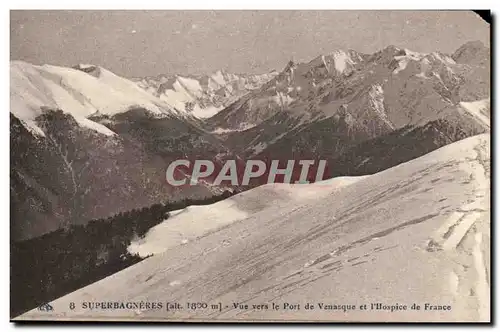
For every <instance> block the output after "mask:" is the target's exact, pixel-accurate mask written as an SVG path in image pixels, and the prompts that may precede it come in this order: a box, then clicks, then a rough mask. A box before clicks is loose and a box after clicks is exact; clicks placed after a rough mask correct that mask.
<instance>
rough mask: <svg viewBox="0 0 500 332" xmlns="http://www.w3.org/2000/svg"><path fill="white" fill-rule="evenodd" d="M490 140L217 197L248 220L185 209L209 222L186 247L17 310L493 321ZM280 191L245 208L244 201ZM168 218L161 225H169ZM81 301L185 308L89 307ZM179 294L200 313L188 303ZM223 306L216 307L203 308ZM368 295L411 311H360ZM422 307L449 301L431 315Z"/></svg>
mask: <svg viewBox="0 0 500 332" xmlns="http://www.w3.org/2000/svg"><path fill="white" fill-rule="evenodd" d="M489 145H490V138H489V134H483V135H479V136H474V137H471V138H467V139H464V140H461V141H459V142H456V143H453V144H450V145H447V146H445V147H443V148H440V149H438V150H436V151H433V152H432V153H429V154H427V155H425V156H423V157H420V158H418V159H415V160H412V161H409V162H406V163H403V164H401V165H398V166H396V167H393V168H390V169H388V170H385V171H383V172H380V173H377V174H374V175H371V176H368V177H365V178H362V179H359V180H358V181H349V182H352V183H350V184H347V185H344V186H340V187H339V183H338V182H335V180H333V183H330V184H329V183H328V182H327V183H315V184H312V185H294V186H288V185H273V186H268V187H267V188H265V187H261V188H257V189H254V191H249V192H246V193H244V194H243V195H246V197H247V198H248V199H249V200H248V201H245V196H241V195H240V196H239V197H238V196H235V197H234V198H231V199H229V200H228V201H227V202H226V204H228V205H231V206H232V209H233V210H232V212H233V213H234V211H235V210H238V211H240V212H239V213H247V214H248V216H244V217H243V218H242V219H240V218H235V220H234V221H233V222H232V223H231V222H230V223H226V224H225V225H221V224H220V223H218V222H217V221H216V222H214V224H213V228H211V227H210V223H211V219H210V218H206V217H207V216H208V215H206V213H207V212H208V211H209V207H207V208H206V209H205V208H203V209H202V208H199V209H191V210H188V211H184V212H182V213H183V214H185V217H184V218H186V215H189V214H192V218H193V221H196V222H199V223H207V225H205V224H203V230H202V231H201V232H199V233H197V234H194V235H193V238H191V239H190V241H188V242H187V243H184V245H182V243H181V244H176V245H174V246H173V247H170V246H171V243H167V247H166V248H165V249H166V251H165V252H164V253H162V254H158V255H155V256H153V257H151V258H149V259H147V260H145V261H143V262H141V263H139V264H137V265H134V266H132V267H130V268H127V269H125V270H123V271H121V272H119V273H117V274H115V275H112V276H110V277H108V278H106V279H103V280H101V281H99V282H97V283H95V284H93V285H90V286H88V287H85V288H83V289H81V290H79V291H76V292H74V293H71V294H68V295H67V296H64V297H62V298H60V299H58V300H56V301H53V302H52V303H51V305H52V306H53V307H54V311H53V312H48V313H46V312H40V311H36V310H33V311H30V312H28V313H26V314H24V315H22V316H20V317H18V318H17V319H33V318H36V319H46V318H51V319H54V318H55V319H62V320H64V319H69V318H71V319H73V320H74V319H88V318H90V317H92V318H93V319H109V320H112V319H117V318H120V319H127V318H130V319H134V320H140V319H148V320H151V319H157V320H162V319H170V320H176V319H192V320H206V319H211V320H212V319H213V320H222V321H234V320H249V319H252V320H264V321H270V320H300V321H307V320H312V319H314V320H324V321H351V320H359V321H373V320H378V321H380V320H387V321H441V322H442V321H488V320H489V319H490V317H489V309H488V308H489V305H490V298H489V282H490V279H489V276H490V257H489V243H490V224H489V217H490V216H489V202H490V197H489V191H490V188H489V183H490V175H489V172H490V167H489V160H490V150H489ZM307 189H314V190H313V191H314V192H316V193H317V194H313V195H310V196H309V195H304V194H303V193H304V191H305V190H306V191H309V190H307ZM311 192H312V191H311ZM255 193H256V194H255ZM277 196H278V197H281V198H280V199H276V202H275V203H274V204H269V205H267V204H265V203H263V204H261V205H260V208H258V209H255V210H254V211H251V212H248V209H249V208H250V207H251V206H254V205H255V203H251V202H250V200H252V199H253V200H257V201H260V202H266V201H267V200H269V199H271V198H273V197H277ZM287 197H288V198H287ZM217 204H219V203H217ZM179 216H180V215H179ZM195 217H196V218H195ZM168 222H169V221H167V222H166V223H165V225H164V226H162V225H160V226H162V227H163V230H164V231H166V232H168V229H169V227H168ZM221 226H222V227H221ZM186 227H187V228H189V227H191V225H189V224H188V223H186ZM156 231H161V229H158V228H157V229H156ZM152 232H153V233H152V234H154V232H155V230H153V231H152ZM149 239H150V240H151V239H153V240H154V236H153V237H152V238H151V237H150V238H149ZM145 241H146V242H147V241H148V237H146V240H145ZM84 301H125V302H126V301H161V302H162V303H163V305H165V303H166V302H169V303H171V304H172V303H174V302H178V303H180V305H182V306H183V309H182V310H180V309H179V310H169V311H167V310H165V307H163V309H155V310H127V309H123V310H99V309H94V310H90V309H84V308H83V306H82V304H83V303H84ZM72 302H73V303H74V304H75V305H76V307H75V308H74V310H70V309H69V308H70V303H72ZM186 302H191V303H193V302H195V303H197V302H206V303H208V304H209V308H208V309H206V310H202V309H198V310H189V309H187V308H186ZM307 302H309V303H311V304H313V305H314V309H313V310H305V308H304V306H305V305H306V303H307ZM218 303H221V304H222V308H221V310H220V311H219V310H214V309H212V307H211V306H210V305H211V304H218ZM272 303H275V304H278V305H280V308H279V309H278V310H274V309H271V305H272ZM285 303H288V304H295V305H300V310H294V309H291V308H290V307H288V308H284V304H285ZM319 303H324V304H328V305H331V307H329V309H327V310H325V309H324V308H323V309H321V307H320V305H319ZM371 303H382V304H383V305H387V306H395V305H396V304H399V305H407V306H408V307H410V306H411V305H412V304H413V303H417V304H419V305H420V310H419V311H415V310H409V309H408V310H404V311H403V310H395V311H394V312H390V309H385V310H384V309H382V310H360V309H359V307H360V306H361V305H363V304H368V308H370V304H371ZM426 303H429V304H431V305H441V306H448V305H449V306H451V308H452V309H451V310H449V311H442V310H441V311H437V310H426V309H425V308H426V307H425V304H426ZM260 304H262V305H263V306H262V307H254V306H253V305H260ZM240 305H242V307H240ZM245 305H248V307H244V306H245ZM265 305H268V309H264V308H265ZM335 306H338V308H337V307H335ZM351 306H356V308H355V309H353V308H352V307H351ZM263 307H264V308H263Z"/></svg>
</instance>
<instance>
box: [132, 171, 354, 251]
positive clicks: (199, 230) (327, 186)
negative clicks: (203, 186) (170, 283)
mask: <svg viewBox="0 0 500 332" xmlns="http://www.w3.org/2000/svg"><path fill="white" fill-rule="evenodd" d="M362 178H364V176H359V177H339V178H335V179H330V180H325V181H322V182H318V183H313V184H310V185H305V184H283V183H276V184H267V185H263V186H261V187H258V188H255V189H253V190H250V191H247V192H243V193H241V194H238V195H236V196H233V197H231V198H228V199H226V200H224V201H221V202H217V203H214V204H210V205H204V206H189V207H187V208H185V209H182V210H177V211H172V212H171V213H170V214H171V217H170V218H169V219H168V220H165V221H164V222H163V223H161V224H159V225H158V226H155V227H153V228H152V229H151V230H150V231H149V232H148V233H147V234H146V236H145V237H144V238H143V239H139V240H137V241H135V242H132V244H131V245H130V247H129V252H130V253H133V254H139V255H140V256H142V257H146V256H149V255H151V254H159V253H162V252H165V251H166V250H167V249H169V248H172V247H175V246H177V245H179V244H186V243H187V242H191V241H193V240H196V239H197V238H199V237H201V236H205V235H206V234H207V233H209V232H213V231H215V230H217V229H219V228H221V227H224V226H226V225H229V224H231V223H233V222H236V221H239V220H243V219H246V218H248V217H249V216H250V215H252V214H255V213H257V212H259V213H265V212H263V211H265V210H267V209H269V208H272V209H276V208H277V207H279V206H282V205H285V206H286V205H290V204H291V203H292V202H294V201H295V202H297V203H298V204H302V203H304V202H305V201H306V200H307V199H308V198H309V199H310V198H313V199H318V198H319V197H321V196H325V195H327V194H330V193H332V192H333V191H335V190H338V189H340V188H341V187H343V186H346V185H348V184H350V183H354V182H356V181H359V180H361V179H362Z"/></svg>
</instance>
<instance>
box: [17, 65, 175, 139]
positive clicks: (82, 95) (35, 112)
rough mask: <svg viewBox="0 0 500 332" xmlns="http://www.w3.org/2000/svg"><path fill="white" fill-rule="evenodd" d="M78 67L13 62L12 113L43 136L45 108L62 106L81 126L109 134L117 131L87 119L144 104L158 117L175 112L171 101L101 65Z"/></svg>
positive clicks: (60, 107)
mask: <svg viewBox="0 0 500 332" xmlns="http://www.w3.org/2000/svg"><path fill="white" fill-rule="evenodd" d="M78 67H79V68H78V69H76V68H66V67H59V66H53V65H42V66H36V65H32V64H29V63H26V62H23V61H13V62H11V66H10V85H11V90H10V101H11V109H10V111H11V113H13V114H14V115H15V116H16V117H17V118H19V119H20V120H21V121H23V122H24V123H25V125H26V126H27V127H28V129H30V130H31V131H32V132H35V133H37V134H39V135H43V131H42V130H41V129H40V128H39V127H38V126H37V124H36V118H37V116H39V115H41V114H42V112H43V110H44V109H61V110H62V111H63V112H65V113H69V114H71V115H72V116H73V117H74V118H75V120H77V122H78V123H79V124H80V125H82V126H85V127H89V128H90V129H92V130H97V131H99V132H101V133H102V134H105V135H112V134H113V133H112V132H111V131H110V130H109V129H107V128H106V127H104V126H102V125H100V124H98V123H95V122H92V121H91V120H89V119H87V118H88V117H89V116H91V115H95V114H105V115H114V114H117V113H121V112H125V111H128V110H129V109H130V108H131V107H143V108H145V109H147V110H149V111H150V112H152V113H154V114H157V115H158V116H164V115H168V114H172V111H171V110H170V106H169V105H168V104H167V103H165V102H162V101H161V100H159V99H158V98H156V97H154V96H153V95H151V94H149V93H147V92H146V91H144V90H142V89H140V88H139V87H138V86H137V85H136V84H135V83H133V82H131V81H129V80H127V79H125V78H122V77H119V76H117V75H115V74H113V73H112V72H110V71H108V70H106V69H104V68H101V67H97V66H93V65H88V66H85V65H84V66H82V65H79V66H78Z"/></svg>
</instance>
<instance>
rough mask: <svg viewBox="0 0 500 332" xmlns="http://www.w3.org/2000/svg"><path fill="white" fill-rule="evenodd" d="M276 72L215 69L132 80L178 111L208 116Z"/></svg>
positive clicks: (198, 116)
mask: <svg viewBox="0 0 500 332" xmlns="http://www.w3.org/2000/svg"><path fill="white" fill-rule="evenodd" d="M277 74H278V73H277V72H275V71H272V72H269V73H266V74H262V75H247V74H232V73H228V72H226V71H224V70H218V71H216V72H215V73H213V74H211V75H203V76H182V75H173V76H168V75H159V76H156V77H146V78H141V79H136V81H137V85H138V86H139V87H141V88H143V89H144V90H146V91H148V92H150V93H151V94H153V95H154V96H157V97H158V98H159V99H161V100H163V101H165V102H167V103H168V104H169V105H172V107H174V109H176V110H178V111H179V112H184V113H186V114H189V115H192V116H194V117H197V118H208V117H211V116H213V115H215V114H216V113H217V112H219V111H221V110H222V109H224V108H225V107H226V106H228V105H229V104H231V103H233V102H234V101H236V100H237V99H238V98H240V97H241V96H243V95H245V94H246V93H248V92H250V91H253V90H256V89H258V88H260V87H261V86H262V85H263V84H264V83H266V82H267V81H269V80H270V79H271V78H273V77H274V76H276V75H277Z"/></svg>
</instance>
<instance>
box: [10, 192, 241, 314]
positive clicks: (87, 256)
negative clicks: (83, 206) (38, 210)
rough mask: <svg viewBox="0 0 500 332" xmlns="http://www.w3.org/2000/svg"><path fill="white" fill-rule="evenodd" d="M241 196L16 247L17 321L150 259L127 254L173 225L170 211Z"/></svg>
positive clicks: (175, 205)
mask: <svg viewBox="0 0 500 332" xmlns="http://www.w3.org/2000/svg"><path fill="white" fill-rule="evenodd" d="M233 194H236V192H233V193H232V192H230V191H225V192H223V193H222V194H220V195H215V196H212V197H207V198H203V199H189V198H185V199H183V200H179V201H175V202H165V203H158V204H154V205H152V206H149V207H144V208H140V209H133V210H130V211H126V212H120V213H118V214H116V215H113V216H111V217H108V218H101V219H94V220H91V221H89V222H88V223H86V224H84V225H70V226H68V227H67V228H61V229H58V230H57V231H54V232H51V233H47V234H44V235H43V236H40V237H37V238H33V239H29V240H24V241H19V242H13V243H12V244H11V254H10V260H11V263H10V268H11V271H10V272H11V273H10V275H11V279H10V282H11V292H10V294H11V306H10V307H11V309H10V311H11V317H15V316H17V315H20V314H21V313H23V312H25V311H28V310H31V309H33V308H36V307H38V306H40V305H42V304H44V303H47V302H50V301H52V300H54V299H57V298H59V297H61V296H63V295H65V294H68V293H70V292H72V291H75V290H77V289H80V288H82V287H84V286H86V285H89V284H91V283H94V282H96V281H98V280H100V279H102V278H105V277H107V276H109V275H111V274H114V273H116V272H118V271H120V270H123V269H124V268H126V267H129V266H131V265H133V264H136V263H138V262H140V261H141V260H143V259H144V258H141V257H139V256H138V255H132V254H130V253H129V252H128V251H127V248H128V246H129V245H130V243H131V241H132V240H133V239H135V238H138V237H143V236H144V235H145V234H146V233H147V231H148V230H149V229H150V228H151V227H153V226H155V225H158V224H159V223H161V222H163V221H165V220H167V219H168V218H169V216H170V214H169V212H170V211H175V210H179V209H183V208H185V207H187V206H189V205H208V204H213V203H215V202H218V201H220V200H223V199H225V198H228V197H230V196H232V195H233Z"/></svg>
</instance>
